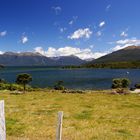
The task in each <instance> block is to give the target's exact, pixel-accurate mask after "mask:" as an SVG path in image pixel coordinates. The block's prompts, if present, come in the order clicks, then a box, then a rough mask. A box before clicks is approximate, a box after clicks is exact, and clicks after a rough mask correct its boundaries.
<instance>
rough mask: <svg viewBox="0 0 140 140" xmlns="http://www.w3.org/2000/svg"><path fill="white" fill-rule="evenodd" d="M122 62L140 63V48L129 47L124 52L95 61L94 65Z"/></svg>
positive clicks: (113, 53)
mask: <svg viewBox="0 0 140 140" xmlns="http://www.w3.org/2000/svg"><path fill="white" fill-rule="evenodd" d="M122 61H125V62H126V61H140V46H129V47H126V48H124V49H122V50H118V51H115V52H112V53H110V54H108V55H105V56H103V57H100V58H99V59H95V60H93V61H92V62H93V63H110V62H122Z"/></svg>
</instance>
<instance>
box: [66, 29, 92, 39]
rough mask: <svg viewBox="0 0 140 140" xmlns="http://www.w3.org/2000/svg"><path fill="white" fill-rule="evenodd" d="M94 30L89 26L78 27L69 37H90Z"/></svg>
mask: <svg viewBox="0 0 140 140" xmlns="http://www.w3.org/2000/svg"><path fill="white" fill-rule="evenodd" d="M91 35H92V31H91V30H90V29H89V28H85V29H78V30H76V31H75V32H74V33H73V34H72V35H70V36H68V38H69V39H80V38H87V39H88V38H90V36H91Z"/></svg>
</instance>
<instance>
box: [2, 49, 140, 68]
mask: <svg viewBox="0 0 140 140" xmlns="http://www.w3.org/2000/svg"><path fill="white" fill-rule="evenodd" d="M0 64H2V65H4V66H71V65H74V66H79V65H87V66H93V67H98V66H99V67H100V66H101V67H103V65H104V66H105V67H106V66H107V67H108V66H109V65H110V66H111V67H112V65H113V67H114V64H115V66H116V67H118V66H120V67H124V65H125V66H126V67H135V66H136V65H138V66H140V46H129V47H126V48H124V49H121V50H118V51H115V52H112V53H110V54H107V55H105V56H103V57H100V58H98V59H91V60H81V59H80V58H78V57H76V56H74V55H71V56H60V57H46V56H44V55H41V54H40V53H33V52H22V53H14V52H5V53H4V54H1V55H0Z"/></svg>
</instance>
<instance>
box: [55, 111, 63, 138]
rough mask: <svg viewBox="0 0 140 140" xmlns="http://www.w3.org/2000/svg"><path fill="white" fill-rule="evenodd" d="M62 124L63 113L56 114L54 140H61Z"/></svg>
mask: <svg viewBox="0 0 140 140" xmlns="http://www.w3.org/2000/svg"><path fill="white" fill-rule="evenodd" d="M62 122H63V112H62V111H60V112H58V124H57V130H56V140H61V138H62Z"/></svg>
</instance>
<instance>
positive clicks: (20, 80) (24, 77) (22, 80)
mask: <svg viewBox="0 0 140 140" xmlns="http://www.w3.org/2000/svg"><path fill="white" fill-rule="evenodd" d="M31 81H32V76H31V75H30V74H27V73H21V74H19V75H17V79H16V83H17V84H21V85H23V89H24V93H25V90H26V84H28V83H29V82H31Z"/></svg>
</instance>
